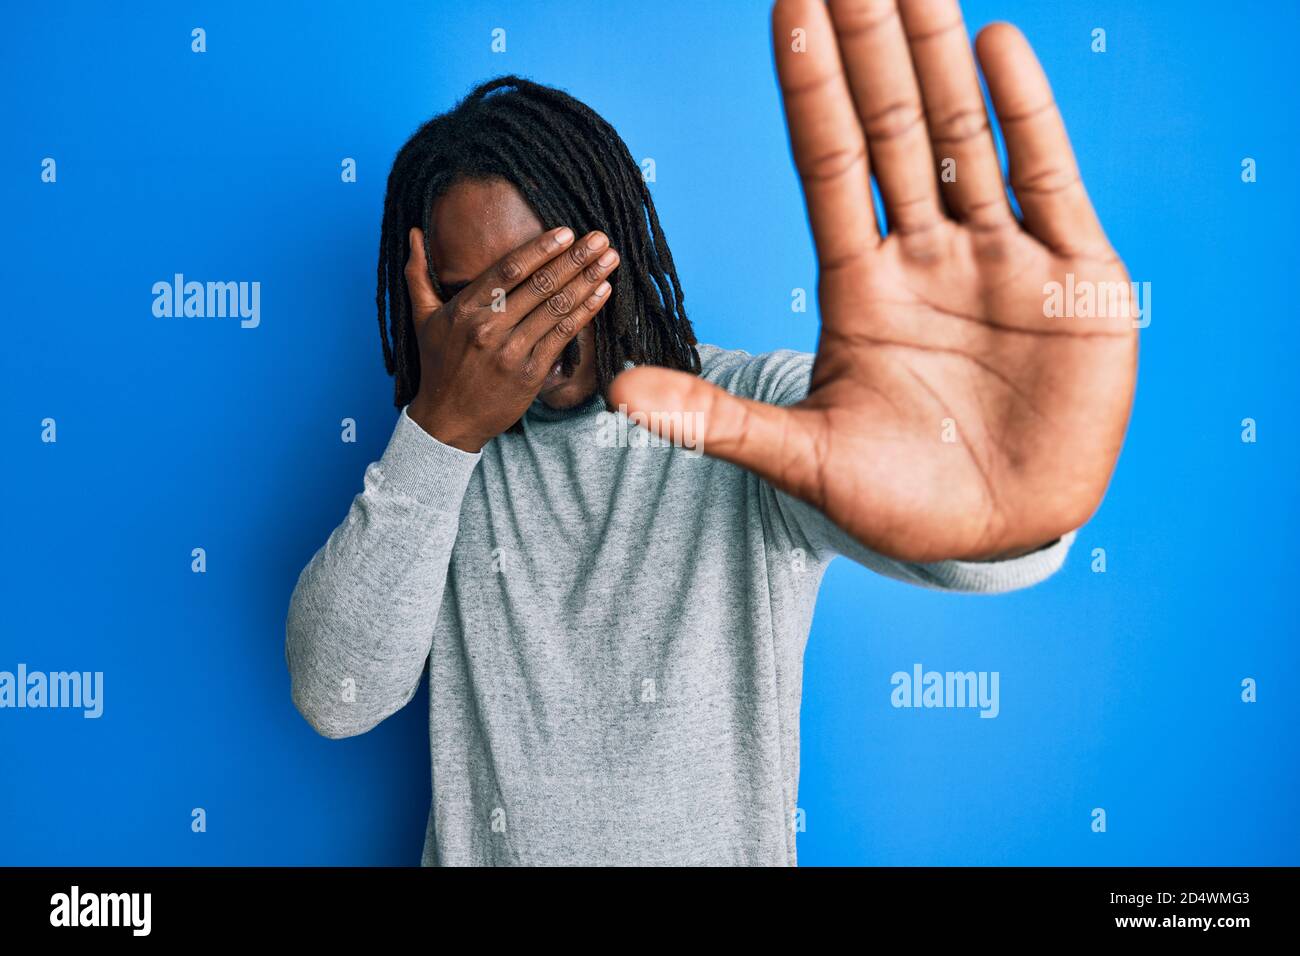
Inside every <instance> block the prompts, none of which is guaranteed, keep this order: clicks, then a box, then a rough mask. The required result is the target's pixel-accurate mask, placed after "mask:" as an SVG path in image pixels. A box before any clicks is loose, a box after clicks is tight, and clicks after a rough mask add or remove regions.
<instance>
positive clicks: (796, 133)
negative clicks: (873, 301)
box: [772, 0, 880, 271]
mask: <svg viewBox="0 0 1300 956" xmlns="http://www.w3.org/2000/svg"><path fill="white" fill-rule="evenodd" d="M772 41H773V44H774V45H775V50H776V66H777V75H778V78H779V80H780V84H781V96H782V98H783V100H784V102H785V116H786V125H787V126H788V127H789V130H790V148H791V150H792V152H793V153H794V162H795V166H796V168H797V169H798V170H799V176H800V178H801V179H802V181H803V190H804V197H805V199H806V201H807V204H808V219H809V221H810V223H811V225H812V232H813V241H814V242H815V243H816V246H817V258H818V261H819V263H820V264H821V268H822V269H823V271H825V270H827V269H830V268H834V267H835V266H836V264H838V263H841V262H845V261H849V260H852V259H854V258H856V257H858V256H860V255H862V253H863V252H865V251H867V250H869V249H871V248H874V247H875V246H876V245H877V244H878V243H879V242H880V230H879V227H878V226H877V224H876V213H875V208H874V205H873V203H872V197H871V179H870V174H869V170H868V164H867V147H866V140H865V139H864V138H863V135H862V128H861V126H860V125H859V123H858V118H857V114H856V113H855V112H854V109H853V98H852V95H851V94H850V92H849V88H848V86H847V85H846V83H845V80H844V71H843V67H842V66H841V64H840V55H839V50H838V48H837V47H836V42H835V32H834V30H833V28H832V26H831V21H830V18H829V16H828V15H827V12H826V8H825V5H824V4H823V3H822V2H821V0H777V3H776V4H775V6H773V8H772Z"/></svg>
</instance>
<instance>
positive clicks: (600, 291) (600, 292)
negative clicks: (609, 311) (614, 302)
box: [592, 282, 609, 299]
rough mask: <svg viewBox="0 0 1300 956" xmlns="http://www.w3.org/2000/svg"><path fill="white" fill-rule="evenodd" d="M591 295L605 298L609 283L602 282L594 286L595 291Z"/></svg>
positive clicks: (607, 293)
mask: <svg viewBox="0 0 1300 956" xmlns="http://www.w3.org/2000/svg"><path fill="white" fill-rule="evenodd" d="M592 295H594V296H595V297H596V298H597V299H603V298H605V296H607V295H609V283H608V282H602V283H601V284H600V285H598V286H596V291H595V292H593V293H592Z"/></svg>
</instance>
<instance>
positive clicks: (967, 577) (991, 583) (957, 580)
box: [919, 531, 1078, 594]
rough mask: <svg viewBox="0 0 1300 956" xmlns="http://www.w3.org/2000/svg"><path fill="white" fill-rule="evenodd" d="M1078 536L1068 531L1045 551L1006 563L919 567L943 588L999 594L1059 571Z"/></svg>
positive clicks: (943, 564)
mask: <svg viewBox="0 0 1300 956" xmlns="http://www.w3.org/2000/svg"><path fill="white" fill-rule="evenodd" d="M1077 534H1078V532H1077V531H1070V532H1067V533H1066V534H1063V535H1061V537H1060V538H1059V539H1057V540H1056V541H1055V542H1053V543H1052V544H1050V545H1048V546H1047V547H1046V548H1040V549H1039V550H1037V551H1032V552H1030V553H1029V554H1024V555H1021V556H1020V557H1018V558H1010V559H1008V560H1006V561H937V562H934V563H932V564H922V565H919V567H921V568H923V569H924V570H925V572H926V573H927V575H928V576H929V577H931V578H932V579H933V580H934V583H936V584H937V585H938V586H939V587H942V588H950V589H952V590H955V591H970V592H976V593H980V594H1001V593H1003V592H1005V591H1015V590H1017V589H1019V588H1027V587H1030V586H1031V585H1034V584H1038V583H1039V582H1040V581H1045V580H1046V579H1047V578H1049V577H1051V576H1052V575H1053V574H1055V573H1056V572H1057V571H1059V570H1060V569H1061V565H1062V564H1064V563H1065V556H1066V554H1067V553H1068V552H1069V550H1070V545H1072V544H1073V543H1074V538H1075V535H1077Z"/></svg>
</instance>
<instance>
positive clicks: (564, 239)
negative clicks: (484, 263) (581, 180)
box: [456, 226, 573, 317]
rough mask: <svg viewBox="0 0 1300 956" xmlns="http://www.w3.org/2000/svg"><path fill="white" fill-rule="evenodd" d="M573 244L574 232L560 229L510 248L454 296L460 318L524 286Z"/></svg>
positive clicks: (549, 231) (551, 230)
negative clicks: (534, 274)
mask: <svg viewBox="0 0 1300 956" xmlns="http://www.w3.org/2000/svg"><path fill="white" fill-rule="evenodd" d="M572 243H573V230H572V229H570V228H569V227H568V226H560V227H559V228H557V229H548V230H547V231H546V232H544V233H542V234H541V235H540V236H536V237H535V238H532V239H529V240H528V241H527V242H525V243H523V244H521V245H520V246H518V247H517V248H515V249H512V250H511V251H510V252H508V253H506V254H505V255H504V256H502V257H501V258H500V259H499V260H497V262H496V263H495V264H493V265H492V266H491V267H490V268H488V269H487V270H485V271H484V272H483V274H482V275H480V276H478V278H476V279H475V280H474V281H473V282H471V283H470V284H469V285H468V286H466V287H465V288H464V289H463V290H462V291H461V293H460V294H459V295H457V296H456V301H457V302H458V304H459V306H460V311H461V313H462V315H461V316H460V317H469V316H471V315H473V314H474V313H476V312H477V311H478V310H479V309H486V308H490V307H491V306H492V304H493V303H494V302H495V301H496V300H497V299H498V297H499V296H500V295H501V294H502V293H508V292H510V291H511V290H513V289H515V288H516V287H518V286H519V285H520V284H522V283H524V282H525V281H526V280H527V279H528V278H529V277H530V276H532V275H533V273H535V272H536V271H537V270H538V269H540V268H542V267H543V266H544V265H546V263H548V262H550V261H551V260H552V259H554V258H555V257H556V256H558V255H559V254H560V253H561V252H563V251H564V250H566V249H568V248H569V246H570V245H572Z"/></svg>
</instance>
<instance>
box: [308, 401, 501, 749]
mask: <svg viewBox="0 0 1300 956" xmlns="http://www.w3.org/2000/svg"><path fill="white" fill-rule="evenodd" d="M480 457H481V453H470V452H466V451H462V450H460V449H458V448H453V447H452V446H450V445H445V444H443V443H442V442H440V441H438V440H437V439H436V438H434V437H433V436H432V435H430V434H428V433H427V432H426V431H424V429H422V428H421V427H420V426H419V425H417V424H416V423H415V422H414V421H413V420H412V419H411V418H410V417H409V416H408V415H407V412H406V409H405V408H403V409H402V412H401V415H400V416H399V417H398V420H397V425H396V427H395V428H394V430H393V434H392V437H391V438H390V439H389V442H388V447H387V448H386V449H385V451H384V454H383V456H382V457H381V458H380V460H379V461H377V462H372V463H371V464H370V465H368V466H367V468H366V472H365V477H364V487H363V490H362V491H361V493H360V494H358V495H356V497H354V498H353V500H352V505H351V507H350V508H349V510H348V514H347V517H346V518H345V519H344V520H343V523H342V524H340V525H339V526H338V527H337V528H335V529H334V530H333V532H332V533H331V534H330V536H329V539H328V540H327V541H326V542H325V544H324V545H323V546H322V547H321V548H320V549H319V550H318V551H317V552H316V554H315V555H314V556H313V557H312V559H311V561H310V563H308V565H307V567H306V568H304V569H303V571H302V573H301V574H300V575H299V577H298V583H297V586H296V587H295V588H294V591H293V597H292V599H291V600H290V604H289V614H288V619H287V621H286V625H285V660H286V661H287V663H288V665H289V676H290V681H291V695H292V699H293V703H294V706H295V707H297V708H298V711H299V712H300V713H301V714H302V715H303V717H305V718H306V719H307V721H308V723H310V724H311V725H312V727H313V728H315V729H316V731H317V732H318V733H320V734H322V735H324V736H326V737H335V738H337V737H351V736H354V735H356V734H360V733H364V732H366V731H367V730H369V729H371V728H372V727H374V726H375V725H376V724H378V723H379V722H380V721H382V720H383V719H384V718H386V717H388V716H389V715H391V714H393V713H394V712H396V711H398V710H400V709H401V708H402V707H403V706H405V705H406V703H407V702H408V701H410V699H411V698H412V697H413V696H414V695H415V690H416V688H417V687H418V686H419V683H420V676H421V674H422V673H423V670H424V663H425V660H426V659H427V657H428V655H429V650H430V647H431V646H432V643H433V630H434V624H435V621H436V618H437V614H438V609H439V607H440V606H441V604H442V594H443V588H444V586H445V584H446V580H447V569H448V565H449V563H450V560H451V550H452V545H453V544H454V543H455V540H456V534H457V531H458V528H459V521H460V508H461V502H462V501H463V499H464V496H465V489H466V487H467V486H468V484H469V478H470V475H471V474H472V473H473V471H474V468H475V466H476V465H477V464H478V461H479V459H480Z"/></svg>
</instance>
